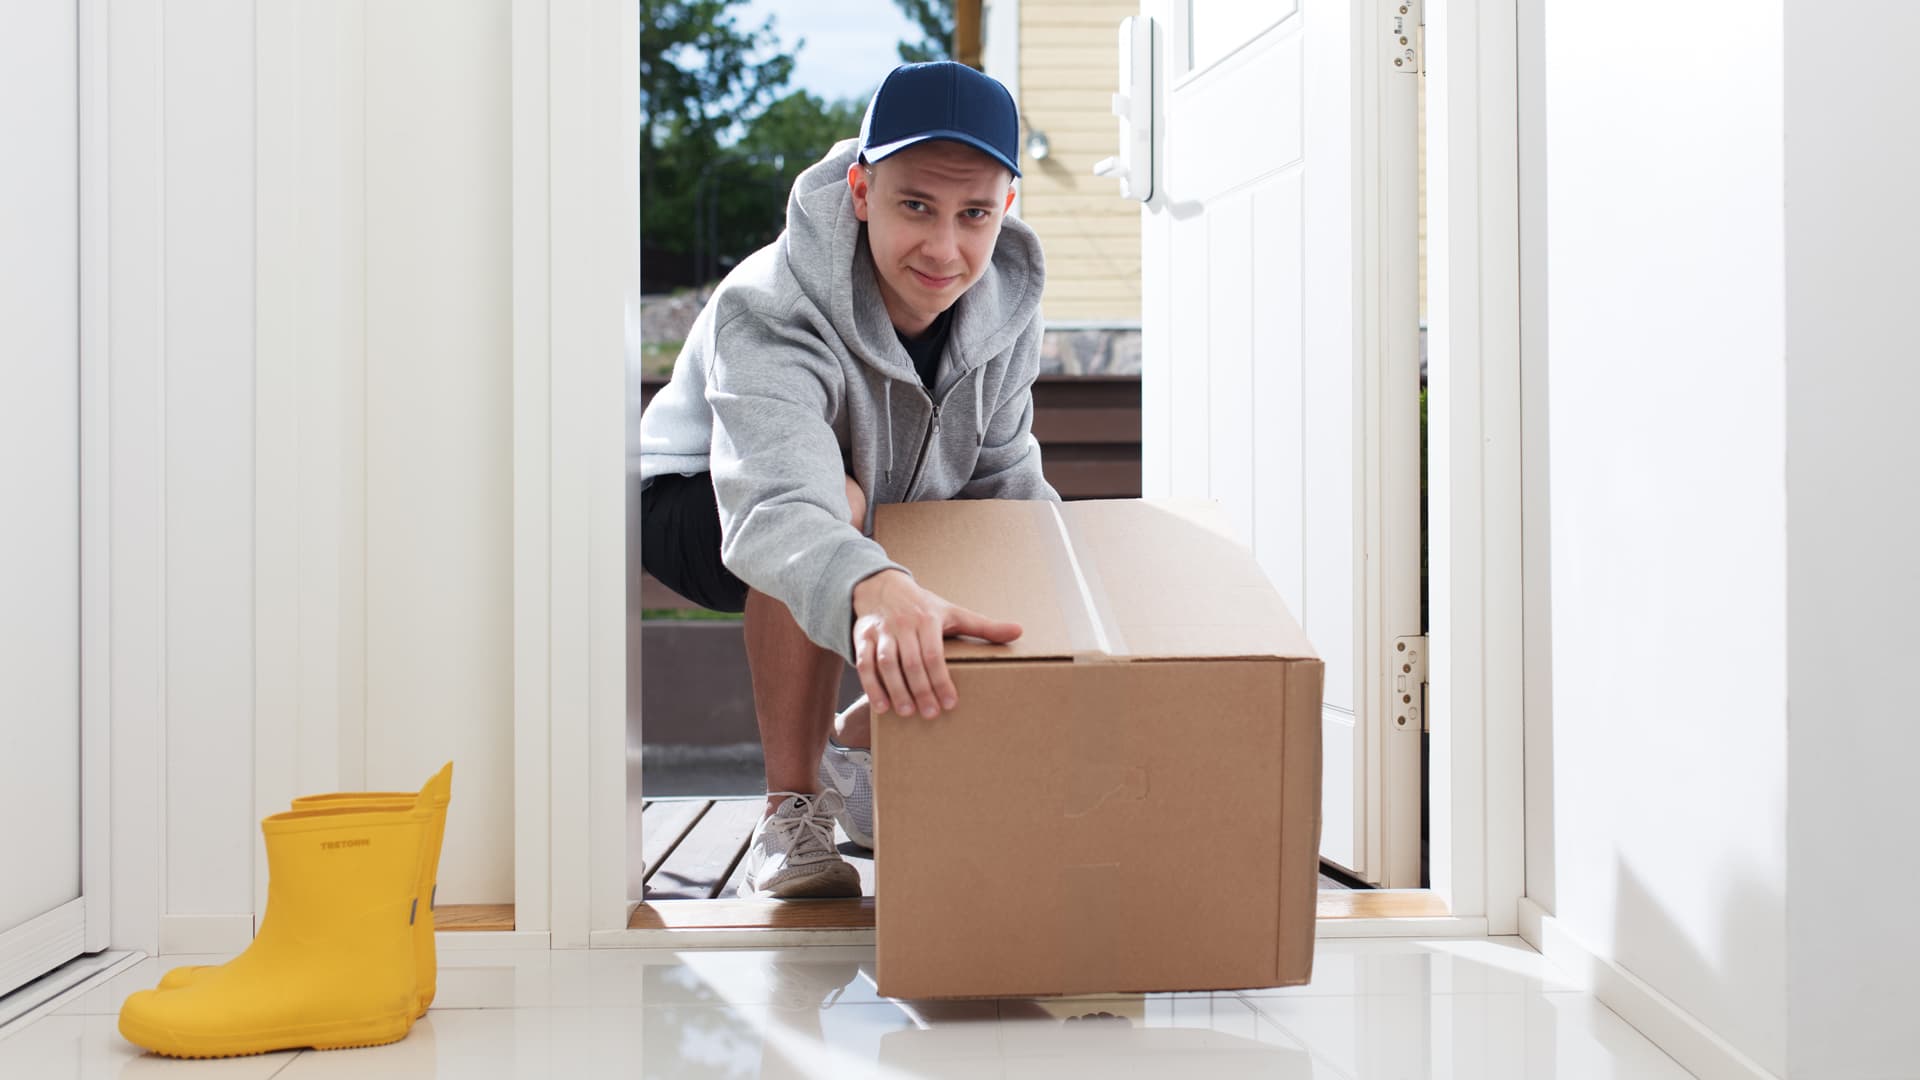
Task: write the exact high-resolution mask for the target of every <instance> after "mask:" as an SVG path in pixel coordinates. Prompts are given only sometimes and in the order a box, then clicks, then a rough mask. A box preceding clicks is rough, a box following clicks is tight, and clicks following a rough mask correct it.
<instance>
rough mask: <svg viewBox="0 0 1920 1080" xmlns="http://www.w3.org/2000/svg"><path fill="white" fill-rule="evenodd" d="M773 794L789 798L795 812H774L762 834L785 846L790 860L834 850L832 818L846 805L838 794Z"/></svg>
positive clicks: (794, 792)
mask: <svg viewBox="0 0 1920 1080" xmlns="http://www.w3.org/2000/svg"><path fill="white" fill-rule="evenodd" d="M773 794H775V795H785V796H787V797H789V798H790V799H792V800H793V803H792V805H793V807H794V809H795V810H797V811H798V813H783V812H781V811H779V810H776V811H775V812H774V815H773V816H772V817H770V818H768V819H767V820H766V823H765V831H766V832H768V833H772V834H773V836H774V838H775V839H777V840H779V841H780V842H781V843H782V844H784V846H785V847H786V849H787V854H788V858H789V859H791V858H792V857H793V856H794V855H799V854H806V853H814V852H829V851H832V850H833V818H834V815H835V814H838V813H839V812H840V810H841V808H843V807H844V806H846V800H845V799H843V798H841V796H840V793H839V792H838V791H827V792H822V793H820V794H818V795H808V794H803V793H801V792H797V791H776V792H773ZM784 809H785V806H784V805H783V807H782V810H784ZM808 841H811V843H809V842H808Z"/></svg>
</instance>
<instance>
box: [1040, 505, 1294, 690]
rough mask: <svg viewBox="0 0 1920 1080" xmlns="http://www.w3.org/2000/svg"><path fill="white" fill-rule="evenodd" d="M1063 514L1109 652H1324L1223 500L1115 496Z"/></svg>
mask: <svg viewBox="0 0 1920 1080" xmlns="http://www.w3.org/2000/svg"><path fill="white" fill-rule="evenodd" d="M1059 512H1060V515H1061V518H1062V519H1063V520H1064V521H1065V523H1066V532H1067V535H1068V536H1070V537H1071V539H1072V543H1073V551H1074V556H1075V557H1074V562H1075V564H1076V565H1077V567H1078V569H1079V572H1080V575H1081V577H1082V578H1083V580H1084V582H1085V590H1086V592H1087V594H1088V596H1089V597H1090V599H1091V601H1092V603H1093V604H1094V605H1095V607H1096V610H1097V611H1098V613H1099V618H1100V623H1101V626H1102V631H1103V634H1102V636H1103V637H1104V638H1105V642H1104V645H1105V651H1107V652H1108V653H1110V654H1112V655H1114V656H1125V657H1128V658H1130V659H1136V660H1152V659H1179V658H1195V659H1198V658H1204V657H1273V658H1278V659H1288V660H1293V659H1299V660H1306V659H1315V658H1317V656H1318V654H1316V653H1315V652H1314V650H1313V645H1312V644H1311V643H1310V642H1308V641H1307V635H1306V633H1305V632H1304V631H1303V630H1301V628H1300V624H1299V622H1298V621H1296V620H1295V619H1294V617H1293V614H1292V613H1291V612H1289V611H1288V610H1287V605H1286V602H1285V601H1284V600H1282V599H1281V598H1280V593H1279V590H1277V589H1275V588H1274V587H1273V583H1272V582H1271V581H1269V580H1268V579H1267V575H1266V573H1265V572H1264V571H1262V570H1261V569H1260V564H1259V563H1258V562H1256V561H1255V560H1254V557H1253V552H1251V551H1249V550H1247V547H1246V545H1245V544H1244V543H1242V542H1241V541H1240V539H1239V538H1238V537H1236V536H1235V535H1234V532H1233V527H1232V525H1231V524H1230V523H1229V522H1228V520H1227V516H1226V513H1225V512H1224V511H1223V510H1222V509H1221V507H1220V505H1219V504H1218V503H1216V502H1212V501H1210V500H1199V499H1114V500H1102V501H1094V502H1073V503H1064V504H1061V505H1060V507H1059Z"/></svg>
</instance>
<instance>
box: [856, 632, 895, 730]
mask: <svg viewBox="0 0 1920 1080" xmlns="http://www.w3.org/2000/svg"><path fill="white" fill-rule="evenodd" d="M873 637H874V635H873V634H872V632H870V631H864V632H859V633H857V634H856V636H855V637H854V641H853V670H854V671H856V672H858V673H859V675H860V689H861V690H862V691H863V692H864V693H865V694H866V695H867V704H868V705H869V706H871V707H872V708H874V709H877V710H879V711H880V712H886V711H887V692H886V689H885V687H883V686H882V685H881V682H880V672H879V670H878V667H877V666H876V665H875V663H874V659H873V653H874V649H875V645H874V641H873Z"/></svg>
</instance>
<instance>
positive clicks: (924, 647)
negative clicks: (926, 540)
mask: <svg viewBox="0 0 1920 1080" xmlns="http://www.w3.org/2000/svg"><path fill="white" fill-rule="evenodd" d="M853 616H854V624H853V655H854V667H855V668H856V669H857V670H858V671H859V672H860V685H861V686H862V687H863V688H864V689H865V690H866V692H867V703H868V704H869V705H871V706H872V707H873V709H874V715H876V716H878V715H879V714H880V713H884V712H886V711H887V709H888V708H889V706H890V705H891V707H892V708H893V709H895V710H896V711H897V712H899V714H900V715H901V716H911V715H912V714H913V711H914V708H915V706H916V705H917V706H918V708H919V710H920V715H922V716H925V717H927V718H929V719H931V718H933V717H935V716H939V715H940V710H941V709H942V708H947V709H951V708H953V707H954V706H955V705H958V704H959V703H960V697H959V695H958V694H956V693H955V692H954V689H953V680H952V679H950V678H948V676H947V653H946V646H945V645H944V644H943V642H944V640H945V639H946V638H947V637H949V636H951V635H953V634H967V635H970V636H973V637H977V638H984V639H985V640H987V641H991V642H995V643H997V644H1005V643H1007V642H1009V641H1012V640H1014V639H1015V638H1017V637H1019V636H1020V625H1019V624H1018V623H1010V622H1000V621H998V620H995V619H989V618H987V617H985V616H983V615H979V614H977V613H975V612H972V611H968V610H967V609H966V608H963V607H960V606H958V605H956V604H949V603H947V602H946V601H945V600H942V599H941V598H940V597H938V596H936V595H934V594H933V593H930V592H928V591H927V590H925V589H923V588H921V587H920V586H919V585H918V584H917V583H915V581H914V580H913V578H911V577H909V576H907V575H906V574H903V573H901V572H900V571H898V570H882V571H881V572H880V573H878V574H875V575H873V576H872V577H870V578H867V579H866V580H865V581H862V582H860V583H859V584H858V585H855V586H854V587H853Z"/></svg>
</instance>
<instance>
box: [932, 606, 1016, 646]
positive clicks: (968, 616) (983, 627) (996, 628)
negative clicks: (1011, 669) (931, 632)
mask: <svg viewBox="0 0 1920 1080" xmlns="http://www.w3.org/2000/svg"><path fill="white" fill-rule="evenodd" d="M946 632H947V633H948V634H950V635H951V634H966V635H967V636H969V637H977V638H981V639H983V640H985V641H991V642H995V643H997V644H1001V645H1005V644H1006V643H1007V642H1009V641H1013V640H1014V639H1016V638H1018V637H1019V636H1020V633H1021V631H1020V624H1019V623H1016V622H1006V621H1004V620H1001V619H989V618H987V617H986V616H985V615H982V614H980V613H979V612H977V611H968V610H967V609H966V608H963V607H957V606H956V607H951V608H948V609H947V625H946Z"/></svg>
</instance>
